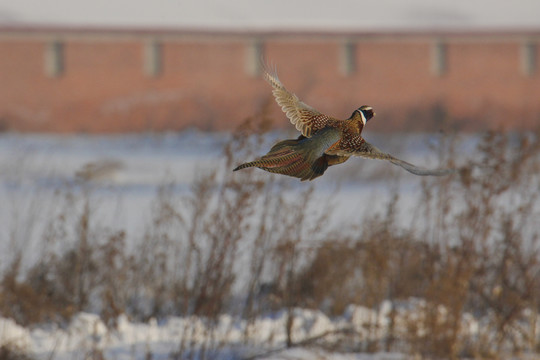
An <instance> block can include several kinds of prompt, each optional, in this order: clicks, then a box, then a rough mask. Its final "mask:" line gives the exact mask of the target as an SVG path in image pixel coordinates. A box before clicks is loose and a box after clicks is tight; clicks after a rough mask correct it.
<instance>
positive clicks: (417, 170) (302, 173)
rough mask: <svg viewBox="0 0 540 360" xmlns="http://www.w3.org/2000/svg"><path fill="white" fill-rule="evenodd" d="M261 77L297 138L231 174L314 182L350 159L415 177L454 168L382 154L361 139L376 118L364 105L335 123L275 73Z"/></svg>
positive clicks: (274, 148) (444, 171)
mask: <svg viewBox="0 0 540 360" xmlns="http://www.w3.org/2000/svg"><path fill="white" fill-rule="evenodd" d="M264 78H265V80H266V81H267V82H269V83H270V85H272V87H273V90H272V93H273V95H274V97H275V100H276V102H277V103H278V105H279V106H281V109H282V110H283V112H284V113H285V114H286V116H287V117H288V118H289V120H290V121H291V123H292V124H293V125H295V127H296V129H297V130H299V131H300V132H301V135H300V136H299V137H298V138H297V139H291V140H284V141H280V142H278V143H277V144H275V145H274V146H273V147H272V148H271V149H270V151H269V152H268V154H266V155H264V156H262V157H261V158H260V159H258V160H255V161H251V162H247V163H244V164H242V165H240V166H238V167H236V168H235V169H234V170H233V171H238V170H241V169H245V168H249V167H258V168H260V169H262V170H265V171H268V172H271V173H277V174H282V175H288V176H293V177H297V178H299V179H301V180H302V181H304V180H313V179H315V178H317V177H319V176H321V175H322V174H324V172H325V171H326V169H328V167H329V166H332V165H337V164H341V163H344V162H345V161H347V160H348V159H349V158H350V157H351V156H361V157H364V158H370V159H379V160H388V161H390V162H391V163H392V164H394V165H398V166H401V167H402V168H404V169H405V170H407V171H409V172H411V173H413V174H415V175H422V176H426V175H435V176H441V175H447V174H450V173H452V172H454V170H453V169H425V168H421V167H417V166H415V165H413V164H410V163H408V162H406V161H403V160H400V159H398V158H396V157H394V156H392V155H390V154H387V153H385V152H382V151H381V150H379V149H378V148H376V147H375V146H373V145H371V144H370V143H368V142H367V141H366V140H364V138H363V137H362V135H361V134H362V130H363V129H364V127H365V126H366V124H367V122H368V121H369V120H371V119H372V118H373V117H374V116H375V112H374V111H373V108H372V107H371V106H368V105H363V106H361V107H359V108H358V109H356V110H354V111H353V113H352V114H351V116H350V117H349V118H348V119H346V120H338V119H336V118H333V117H330V116H328V115H325V114H322V113H320V112H319V111H317V110H315V109H314V108H312V107H311V106H309V105H307V104H305V103H304V102H302V101H301V100H300V99H299V98H298V97H297V96H296V95H295V94H293V93H291V92H289V91H288V90H287V89H286V88H285V87H284V86H283V84H282V83H281V81H280V80H279V78H278V76H277V73H276V72H275V71H273V72H271V71H269V69H267V68H266V67H265V68H264Z"/></svg>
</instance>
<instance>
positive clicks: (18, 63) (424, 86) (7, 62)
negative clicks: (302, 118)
mask: <svg viewBox="0 0 540 360" xmlns="http://www.w3.org/2000/svg"><path fill="white" fill-rule="evenodd" d="M432 41H433V39H431V38H429V37H422V38H414V39H407V38H405V39H403V38H392V39H387V38H383V39H377V38H371V39H369V40H359V41H357V42H356V43H355V71H354V72H353V73H352V74H350V75H344V74H343V73H342V72H341V71H340V51H341V44H342V39H333V38H326V39H312V38H309V39H302V38H292V39H288V38H285V37H281V38H275V39H273V38H270V39H267V40H266V41H265V42H264V54H265V57H266V58H267V59H268V60H269V61H271V62H272V63H273V64H275V65H277V67H278V73H279V76H280V78H281V80H282V82H283V83H284V84H285V85H286V86H287V87H288V88H289V89H290V90H291V91H294V92H295V93H296V94H298V95H299V96H300V98H301V99H303V100H304V101H305V102H306V103H308V104H310V105H312V106H313V107H315V108H317V109H318V110H320V111H323V112H326V113H328V114H331V115H334V116H336V117H339V118H346V117H348V116H349V115H350V114H351V112H352V111H353V110H354V109H355V108H357V107H359V106H360V105H363V104H370V105H372V106H373V107H374V108H375V110H376V112H377V118H376V121H374V122H372V123H370V128H372V129H374V130H393V129H404V128H410V129H415V130H433V129H437V128H439V127H449V126H450V127H452V126H454V125H455V124H457V125H458V126H460V127H461V128H465V129H482V128H487V127H490V128H497V127H501V126H504V127H506V128H514V129H522V128H531V127H533V126H535V125H536V124H537V123H538V121H539V120H540V95H539V94H540V69H538V71H536V72H535V73H534V74H533V75H524V74H523V73H522V72H521V68H520V63H521V58H520V46H521V43H520V39H519V38H516V39H510V40H508V39H507V38H502V39H501V40H497V39H490V40H489V41H481V39H480V40H475V39H474V38H473V39H472V40H470V39H465V40H459V41H457V40H456V41H453V40H449V41H448V42H447V43H446V54H447V57H446V63H447V69H446V71H445V72H444V73H443V74H442V75H441V76H436V75H434V74H433V73H432V72H431V71H430V68H431V61H432V60H431V51H432V48H431V47H432ZM46 43H47V39H45V38H40V37H28V36H26V37H24V36H23V37H4V38H0V128H3V129H8V130H9V129H13V130H20V131H54V132H121V131H145V130H157V131H160V130H177V129H182V128H184V127H186V126H197V127H200V128H203V129H231V128H233V127H234V126H236V125H237V124H239V123H240V122H241V121H242V120H243V119H245V118H246V117H248V116H250V115H253V114H254V113H256V111H257V110H258V109H260V107H261V105H262V104H263V103H264V101H265V100H267V99H268V98H269V96H270V87H269V86H268V85H267V84H266V83H265V82H264V81H263V80H262V79H261V78H260V77H254V76H252V75H250V74H248V73H247V71H246V61H247V60H246V59H247V46H248V45H249V43H250V40H249V39H248V38H245V39H242V38H240V39H239V38H234V39H227V38H212V37H206V38H204V39H193V38H186V39H184V38H181V37H178V38H172V39H168V38H164V39H162V40H161V44H162V71H161V73H160V74H159V75H157V76H155V77H152V76H149V75H147V74H146V73H145V71H144V44H145V38H144V37H142V36H141V37H137V36H132V37H130V38H115V37H109V38H107V37H105V38H104V39H101V38H84V37H71V38H69V37H68V38H67V40H65V41H63V49H64V50H63V55H64V72H63V73H62V74H61V75H60V76H58V77H48V76H47V75H46V74H45V65H44V52H45V46H46ZM537 48H539V47H537ZM537 59H540V54H537ZM538 66H539V67H540V64H538ZM437 109H438V110H437ZM272 111H273V114H274V115H275V116H276V118H277V119H279V121H280V124H281V125H283V126H285V125H286V124H287V120H286V119H285V118H284V117H283V115H282V114H281V113H280V111H279V109H278V107H277V106H273V107H272ZM444 114H446V115H444ZM444 121H446V122H447V123H446V124H444V123H443V122H444Z"/></svg>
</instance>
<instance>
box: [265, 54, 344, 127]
mask: <svg viewBox="0 0 540 360" xmlns="http://www.w3.org/2000/svg"><path fill="white" fill-rule="evenodd" d="M263 69H264V79H265V80H266V81H267V82H268V83H269V84H270V85H272V87H273V90H272V94H273V95H274V98H275V99H276V102H277V103H278V105H279V106H280V107H281V109H282V110H283V112H284V113H285V115H286V116H287V118H289V120H290V121H291V123H292V124H293V125H294V126H295V127H296V129H297V130H298V131H300V132H301V133H302V135H304V136H306V137H311V135H313V134H314V133H315V132H317V131H319V130H321V129H322V128H324V127H325V126H327V125H328V123H329V122H330V121H332V120H334V119H332V118H330V117H329V116H327V115H324V114H322V113H320V112H319V111H317V110H315V109H314V108H312V107H311V106H309V105H307V104H305V103H304V102H302V101H301V100H300V99H299V98H298V96H296V95H295V94H294V93H292V92H290V91H288V90H287V89H286V88H285V86H283V84H282V83H281V81H280V80H279V78H278V76H277V73H276V71H275V69H274V70H271V69H269V68H268V66H267V65H264V64H263Z"/></svg>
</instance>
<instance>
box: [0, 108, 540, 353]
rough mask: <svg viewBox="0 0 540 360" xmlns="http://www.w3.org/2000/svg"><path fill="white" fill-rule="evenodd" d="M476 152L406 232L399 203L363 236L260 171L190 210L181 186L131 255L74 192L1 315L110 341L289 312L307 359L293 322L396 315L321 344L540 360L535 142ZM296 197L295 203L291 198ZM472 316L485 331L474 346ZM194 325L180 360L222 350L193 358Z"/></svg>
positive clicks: (216, 185)
mask: <svg viewBox="0 0 540 360" xmlns="http://www.w3.org/2000/svg"><path fill="white" fill-rule="evenodd" d="M262 119H263V121H258V122H255V121H253V119H250V120H249V121H247V122H246V123H245V124H244V125H243V127H241V128H240V129H239V130H238V133H237V135H236V137H235V138H234V139H233V141H232V142H231V144H229V145H228V147H227V148H226V149H225V159H224V161H223V169H226V170H227V169H232V168H233V166H232V165H233V164H235V163H236V159H235V157H234V156H238V157H240V158H242V159H244V158H249V157H250V156H252V154H253V153H254V152H256V151H257V147H256V145H255V144H257V143H258V141H253V138H254V137H255V138H256V137H262V136H264V133H265V131H266V130H267V129H268V128H269V126H268V121H269V119H268V118H266V117H265V116H264V114H263V116H262ZM248 134H249V136H248ZM255 140H256V139H255ZM458 145H459V144H458V143H457V142H456V140H455V139H449V140H448V141H447V142H446V143H444V144H443V148H441V149H439V150H440V154H441V161H442V162H443V163H445V164H447V165H449V166H455V164H453V156H452V155H453V154H454V148H455V147H456V146H458ZM477 151H478V154H477V155H476V156H475V157H471V160H470V162H469V163H468V164H466V165H465V166H463V167H462V170H461V171H460V173H459V175H456V176H453V177H447V178H444V179H436V180H433V179H424V180H423V185H422V196H421V199H419V201H418V206H417V210H416V211H417V218H421V221H418V222H414V223H413V224H411V225H410V227H403V226H402V225H399V223H398V221H397V220H396V208H397V207H398V205H399V194H398V193H396V194H395V195H394V197H393V199H392V201H390V202H389V204H388V206H387V211H386V213H382V214H375V215H373V216H371V217H368V218H366V219H364V220H363V222H362V225H353V224H339V226H340V227H341V228H344V227H347V228H356V229H357V231H355V234H356V235H351V234H350V232H345V231H340V229H336V228H333V227H331V226H330V225H329V224H327V223H326V222H325V221H326V220H327V218H326V217H325V212H327V211H328V209H329V207H331V204H325V209H324V211H320V212H318V213H312V212H311V211H310V212H308V211H306V209H313V208H314V207H312V206H310V199H311V197H310V193H311V191H313V188H311V187H309V186H308V187H307V188H306V187H302V188H294V189H290V188H289V186H290V185H288V184H290V183H289V182H282V181H281V180H280V178H276V177H271V176H268V175H267V174H262V172H244V173H241V174H239V175H238V174H235V175H233V174H232V172H230V171H225V175H220V174H221V173H220V172H219V170H218V171H216V172H214V173H211V174H204V175H202V176H201V177H200V180H199V181H197V182H196V183H195V184H193V187H192V189H191V191H190V192H189V195H188V196H187V197H186V196H181V195H178V194H177V193H176V192H175V190H174V183H170V184H165V185H163V186H161V187H160V188H159V189H158V191H157V196H156V199H155V203H154V205H153V208H152V221H151V225H150V226H149V227H148V228H147V229H146V231H145V232H144V234H142V235H141V239H140V241H136V239H131V240H130V241H131V242H135V243H136V244H137V245H136V246H135V247H134V248H133V249H131V250H130V249H128V247H127V244H126V243H127V239H126V232H125V231H123V230H117V229H107V228H102V227H100V226H99V224H97V223H96V221H95V219H94V216H95V211H96V208H95V207H94V206H92V203H91V198H92V187H91V185H90V184H87V183H82V185H81V186H80V187H74V188H70V189H67V190H66V191H65V194H64V196H65V201H64V204H65V207H64V209H63V211H60V213H59V215H58V216H56V217H55V218H53V219H51V220H50V226H49V227H48V231H47V232H46V233H45V234H44V236H43V239H44V241H46V242H47V244H49V245H48V247H47V249H46V250H47V253H46V254H45V255H44V256H43V257H42V258H41V259H40V260H39V261H38V262H37V263H36V264H34V265H33V266H32V267H31V268H30V269H29V270H28V271H27V272H23V271H22V269H21V266H20V258H21V256H20V254H15V256H14V257H13V261H12V264H11V266H10V267H9V270H8V271H6V272H5V273H4V274H2V278H1V282H0V314H1V315H2V316H4V317H10V318H13V319H15V320H16V321H17V322H18V323H20V324H23V325H32V324H36V323H43V322H46V321H56V322H59V323H63V322H66V321H69V319H70V318H71V316H73V315H74V314H75V313H77V312H80V311H94V312H98V313H99V314H100V315H101V317H102V318H103V319H104V320H105V321H106V322H107V323H108V324H109V325H110V326H111V327H114V326H115V319H116V318H117V317H118V315H120V314H127V315H128V316H130V317H131V318H133V319H138V320H147V319H149V318H150V317H158V318H159V317H165V316H170V315H179V316H190V315H198V316H200V317H201V318H203V319H205V320H204V321H205V322H206V323H207V324H210V325H211V324H213V323H216V322H217V320H218V318H219V316H220V315H221V314H224V313H228V314H232V315H234V316H237V317H238V318H243V319H248V320H249V321H254V320H255V318H256V317H257V316H260V315H261V314H265V313H268V312H271V311H276V310H285V311H287V313H288V321H287V322H286V324H285V328H284V329H283V331H284V332H285V333H286V334H287V346H295V345H297V344H304V345H305V344H310V342H309V341H307V340H306V339H295V338H294V336H293V335H292V330H291V329H292V328H293V325H294V321H295V315H294V314H295V313H294V309H296V308H312V309H319V310H321V311H323V312H325V313H327V314H328V315H330V316H339V315H341V314H343V313H344V311H345V310H346V309H347V306H349V305H350V304H357V305H363V306H365V307H368V308H371V309H380V307H381V304H383V303H385V302H386V303H387V304H390V312H389V313H388V314H387V315H388V319H389V322H388V324H387V325H386V331H385V332H383V335H382V336H380V334H381V332H380V324H379V323H377V322H371V323H369V322H368V323H366V324H365V329H366V331H367V333H368V336H364V335H361V334H359V333H358V332H356V331H350V329H348V330H347V331H346V330H344V331H343V333H342V334H339V336H337V335H336V334H332V337H331V339H330V337H329V338H328V339H325V338H324V337H321V338H318V339H314V340H313V343H316V344H318V345H319V346H331V347H332V348H339V349H340V350H344V351H359V350H362V351H382V350H386V351H404V352H407V353H410V354H415V355H419V356H422V357H426V358H459V357H469V358H473V357H475V358H498V357H500V354H501V353H512V354H519V353H522V352H528V353H535V354H538V353H539V352H540V334H538V333H537V326H538V325H537V324H538V321H539V315H538V314H539V311H540V247H539V245H540V244H539V242H538V240H539V238H538V236H539V233H538V231H539V229H538V225H537V224H538V222H537V219H536V216H537V214H538V208H535V206H537V204H538V203H539V196H540V195H539V192H538V188H539V178H538V174H539V173H540V164H539V159H540V158H539V156H540V136H539V134H538V133H537V134H508V133H489V134H487V135H486V136H485V137H484V138H483V140H482V141H481V142H480V144H479V145H478V148H477ZM233 154H234V156H233ZM220 170H222V169H220ZM290 191H294V192H296V193H298V192H299V193H300V194H297V196H294V199H292V198H291V197H289V196H288V195H287V192H290ZM299 199H301V200H300V201H299ZM68 214H70V216H68ZM70 234H74V236H73V237H71V235H70ZM58 243H60V244H62V247H63V250H62V251H58V250H57V247H55V244H58ZM411 307H413V308H414V311H410V308H411ZM468 314H469V315H471V316H474V317H477V318H478V319H482V321H483V322H485V323H487V326H484V327H482V329H483V330H481V331H480V332H478V333H473V332H471V331H470V330H469V329H467V327H466V326H465V325H464V324H465V322H464V319H465V318H466V316H468ZM186 326H187V327H188V328H186V329H185V332H184V336H183V338H182V339H179V346H178V351H177V352H176V353H175V354H171V356H172V357H173V358H193V357H197V358H210V357H212V356H213V355H212V354H214V353H213V351H214V350H215V349H216V348H219V346H222V345H223V344H220V343H219V342H218V341H217V340H216V339H215V338H214V337H213V336H212V334H208V341H207V343H205V344H203V345H200V346H199V347H198V348H196V349H194V348H193V344H192V342H191V338H190V336H193V334H194V332H195V331H196V329H195V328H189V326H190V325H186ZM192 326H195V325H192ZM485 329H489V331H487V330H485ZM245 331H246V333H248V332H249V331H254V330H253V328H251V327H249V326H248V327H247V328H246V330H245ZM190 334H191V335H190ZM246 338H247V336H246ZM336 339H337V340H336ZM308 340H309V339H308Z"/></svg>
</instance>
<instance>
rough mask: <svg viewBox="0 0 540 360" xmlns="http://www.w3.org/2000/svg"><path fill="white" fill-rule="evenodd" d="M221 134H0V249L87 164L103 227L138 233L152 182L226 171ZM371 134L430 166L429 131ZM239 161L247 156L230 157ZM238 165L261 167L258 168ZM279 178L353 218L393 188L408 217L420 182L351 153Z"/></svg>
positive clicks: (34, 228)
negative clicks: (318, 173)
mask: <svg viewBox="0 0 540 360" xmlns="http://www.w3.org/2000/svg"><path fill="white" fill-rule="evenodd" d="M278 137H280V138H283V137H284V135H277V134H274V135H272V136H270V137H269V141H268V144H267V145H268V146H266V147H263V149H264V150H262V151H264V152H265V151H266V150H267V149H268V148H269V147H270V145H271V142H272V141H273V140H272V139H276V138H278ZM229 139H230V136H229V135H228V134H209V133H201V132H198V131H186V132H183V133H179V134H156V135H154V134H145V135H124V136H57V135H19V134H5V135H2V136H0V198H2V199H3V201H1V202H0V219H2V220H1V222H2V228H3V229H4V231H2V232H1V233H0V248H3V249H6V250H5V251H2V253H3V254H7V253H8V248H6V247H9V246H11V245H12V243H10V241H16V242H17V243H18V244H19V245H17V246H30V247H31V248H34V247H36V249H38V248H39V244H37V241H38V239H37V238H38V237H39V234H40V233H42V230H43V229H42V226H43V225H44V224H43V220H44V219H45V218H46V217H47V216H48V215H50V214H51V212H54V209H55V207H58V192H59V191H61V190H62V189H65V188H66V187H69V186H74V187H75V189H79V190H80V188H79V187H77V174H78V173H79V174H81V173H82V174H84V171H85V167H86V169H88V167H92V169H93V171H92V175H91V177H90V178H89V179H88V180H89V181H88V183H89V184H90V187H91V191H92V196H93V197H94V198H95V199H96V202H97V205H96V206H97V207H98V211H97V215H98V216H99V218H100V221H101V223H102V224H103V226H112V227H113V228H115V227H117V228H123V229H127V231H128V232H132V233H135V234H136V233H138V232H140V231H141V230H142V229H141V226H144V225H146V223H147V221H146V219H147V218H148V216H149V214H148V211H149V209H150V203H151V201H152V199H154V198H155V196H156V192H157V188H158V187H159V186H160V185H162V184H166V183H170V182H174V184H175V188H176V189H177V191H178V192H179V193H182V192H187V191H188V190H189V189H190V186H191V185H192V184H193V182H194V180H196V179H197V178H199V177H200V176H202V175H204V174H207V173H209V172H210V171H212V170H214V169H217V170H218V172H219V173H223V172H224V171H231V170H232V169H225V168H224V167H223V147H224V145H225V144H226V143H227V141H229ZM371 139H372V140H371ZM371 139H370V141H372V142H373V143H374V144H377V146H379V147H381V148H383V149H385V150H387V151H390V152H393V153H394V154H398V155H400V156H401V157H402V158H404V159H407V160H408V161H410V162H413V163H417V164H419V165H426V166H436V165H437V163H436V160H435V155H434V154H432V153H430V150H429V149H428V145H429V144H430V142H436V141H437V137H436V136H429V135H411V136H408V137H407V138H404V139H397V138H396V137H395V136H394V137H391V140H390V141H388V140H387V138H386V137H385V136H383V135H373V136H372V137H371ZM387 142H388V143H387ZM469 146H474V144H469ZM264 152H261V153H260V154H259V155H263V154H264ZM246 160H250V159H238V162H239V163H240V162H242V161H246ZM244 171H258V172H261V173H263V172H262V171H261V170H258V169H251V170H244ZM265 175H267V176H269V177H276V176H277V175H273V174H269V173H265ZM281 178H283V179H284V181H288V182H289V183H290V184H291V186H293V187H294V188H295V189H296V190H301V189H305V188H307V187H309V186H310V185H311V184H312V185H314V186H315V189H316V191H315V192H314V194H313V196H315V197H320V202H321V203H325V204H326V203H327V202H328V199H329V197H330V198H331V199H332V200H333V202H334V205H335V211H333V212H332V214H329V216H334V217H336V220H335V221H336V222H338V223H339V222H340V221H342V220H343V219H344V218H345V219H348V220H353V221H355V222H358V221H361V220H362V217H363V216H364V215H365V214H366V212H368V213H373V212H375V211H379V210H382V209H384V208H385V207H386V204H387V202H388V200H389V193H390V190H396V189H398V188H399V189H400V196H401V206H402V210H403V211H402V215H403V216H404V218H403V221H404V222H405V223H406V222H409V221H410V220H411V218H410V217H409V216H411V214H412V213H411V211H410V210H411V209H412V208H413V207H414V206H415V202H416V201H417V198H418V193H419V188H420V184H421V181H422V178H420V177H416V176H414V175H411V174H409V173H407V172H405V171H404V170H402V169H400V168H397V167H395V166H393V165H391V164H389V163H386V162H380V161H370V160H365V159H352V160H349V161H348V162H347V163H345V164H343V165H340V166H338V167H333V168H330V169H329V170H328V171H327V172H326V173H325V175H324V176H323V177H321V178H319V179H317V180H316V181H314V182H311V183H306V182H303V183H302V182H300V181H298V180H297V179H293V178H287V177H281ZM294 192H295V191H293V192H292V194H291V196H294ZM366 204H369V206H366ZM128 235H129V234H128ZM23 244H24V245H23Z"/></svg>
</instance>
